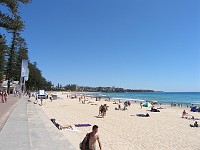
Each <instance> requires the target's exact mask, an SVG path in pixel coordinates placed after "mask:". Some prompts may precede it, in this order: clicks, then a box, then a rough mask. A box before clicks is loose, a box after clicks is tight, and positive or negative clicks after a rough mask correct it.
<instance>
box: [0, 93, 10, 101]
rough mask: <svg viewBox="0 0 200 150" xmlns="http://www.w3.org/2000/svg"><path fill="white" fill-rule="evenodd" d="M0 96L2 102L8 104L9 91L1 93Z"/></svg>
mask: <svg viewBox="0 0 200 150" xmlns="http://www.w3.org/2000/svg"><path fill="white" fill-rule="evenodd" d="M0 95H1V101H2V103H6V102H7V100H8V93H7V91H1V92H0Z"/></svg>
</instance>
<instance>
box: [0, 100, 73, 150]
mask: <svg viewBox="0 0 200 150" xmlns="http://www.w3.org/2000/svg"><path fill="white" fill-rule="evenodd" d="M15 104H16V106H15V108H14V109H13V110H12V109H11V110H12V113H11V114H10V115H9V117H8V119H7V121H6V123H5V125H4V126H3V128H2V130H1V132H0V149H2V150H46V149H48V150H55V149H56V150H74V149H75V148H74V147H73V146H72V145H71V144H70V143H69V141H68V140H67V139H66V138H65V137H64V135H63V134H62V133H61V132H60V131H59V130H58V129H57V128H56V127H55V126H54V125H53V124H52V122H51V121H50V120H49V118H47V116H46V114H45V113H44V112H43V110H42V109H41V106H39V105H38V104H33V102H28V99H27V97H22V98H21V99H20V100H19V101H18V102H17V100H16V103H15ZM1 105H2V104H1ZM12 106H13V107H14V105H12Z"/></svg>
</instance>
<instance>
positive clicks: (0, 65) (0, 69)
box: [0, 34, 8, 80]
mask: <svg viewBox="0 0 200 150" xmlns="http://www.w3.org/2000/svg"><path fill="white" fill-rule="evenodd" d="M7 50H8V47H7V45H6V40H5V36H3V35H1V34H0V80H2V77H3V74H4V68H5V54H6V51H7Z"/></svg>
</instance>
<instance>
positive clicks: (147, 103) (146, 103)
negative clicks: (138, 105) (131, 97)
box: [142, 102, 152, 107]
mask: <svg viewBox="0 0 200 150" xmlns="http://www.w3.org/2000/svg"><path fill="white" fill-rule="evenodd" d="M142 106H144V107H151V106H152V105H151V104H150V103H149V102H145V103H143V104H142Z"/></svg>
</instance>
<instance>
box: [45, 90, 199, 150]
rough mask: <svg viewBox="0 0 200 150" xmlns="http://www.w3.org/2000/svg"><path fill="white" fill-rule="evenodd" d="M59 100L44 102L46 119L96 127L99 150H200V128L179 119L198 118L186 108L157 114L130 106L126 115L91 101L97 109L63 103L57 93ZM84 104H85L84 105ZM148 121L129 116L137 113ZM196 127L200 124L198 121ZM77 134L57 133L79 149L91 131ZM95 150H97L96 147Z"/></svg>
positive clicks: (70, 101)
mask: <svg viewBox="0 0 200 150" xmlns="http://www.w3.org/2000/svg"><path fill="white" fill-rule="evenodd" d="M59 97H61V98H63V99H62V100H54V101H53V102H50V101H49V100H45V101H44V105H43V107H42V108H43V110H44V111H45V113H46V114H47V116H48V117H49V118H55V119H56V122H58V123H60V124H66V125H73V124H80V123H89V124H91V125H95V124H96V125H98V126H99V132H98V134H99V136H100V140H101V143H102V147H103V150H146V149H153V150H191V149H193V150H200V127H199V128H191V127H189V124H193V123H194V121H193V120H188V119H183V118H181V114H182V112H183V110H184V109H185V110H186V112H188V113H189V115H193V116H194V117H196V118H200V113H197V112H190V111H189V110H190V108H177V107H176V108H174V107H173V108H172V107H166V106H162V107H165V108H166V109H161V110H160V111H161V112H149V111H147V110H149V109H150V108H144V107H143V108H142V109H141V108H140V105H139V104H138V103H132V105H131V107H128V110H126V111H120V110H115V109H114V108H115V107H118V105H117V104H113V102H112V101H111V102H107V101H104V100H101V101H95V99H90V98H87V99H89V101H92V102H94V103H92V104H97V105H91V103H90V104H82V103H81V102H79V100H78V98H77V99H69V98H68V99H67V96H66V94H62V93H59ZM87 102H88V101H86V103H87ZM101 104H107V105H108V106H109V107H108V111H107V114H106V116H105V117H104V118H97V117H96V116H98V113H99V112H98V111H99V106H100V105H101ZM146 112H148V113H149V114H150V117H137V116H131V115H135V114H139V113H144V114H145V113H146ZM198 124H199V125H200V120H198ZM77 129H78V130H79V131H77V132H76V131H74V132H72V131H67V130H60V132H62V133H63V134H64V135H65V136H66V138H67V139H68V140H69V141H70V142H71V143H72V144H73V145H74V146H75V147H76V148H77V149H79V143H80V142H81V141H82V139H83V138H84V136H85V135H86V133H88V132H90V131H91V129H92V127H77ZM97 149H99V147H98V144H97Z"/></svg>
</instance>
